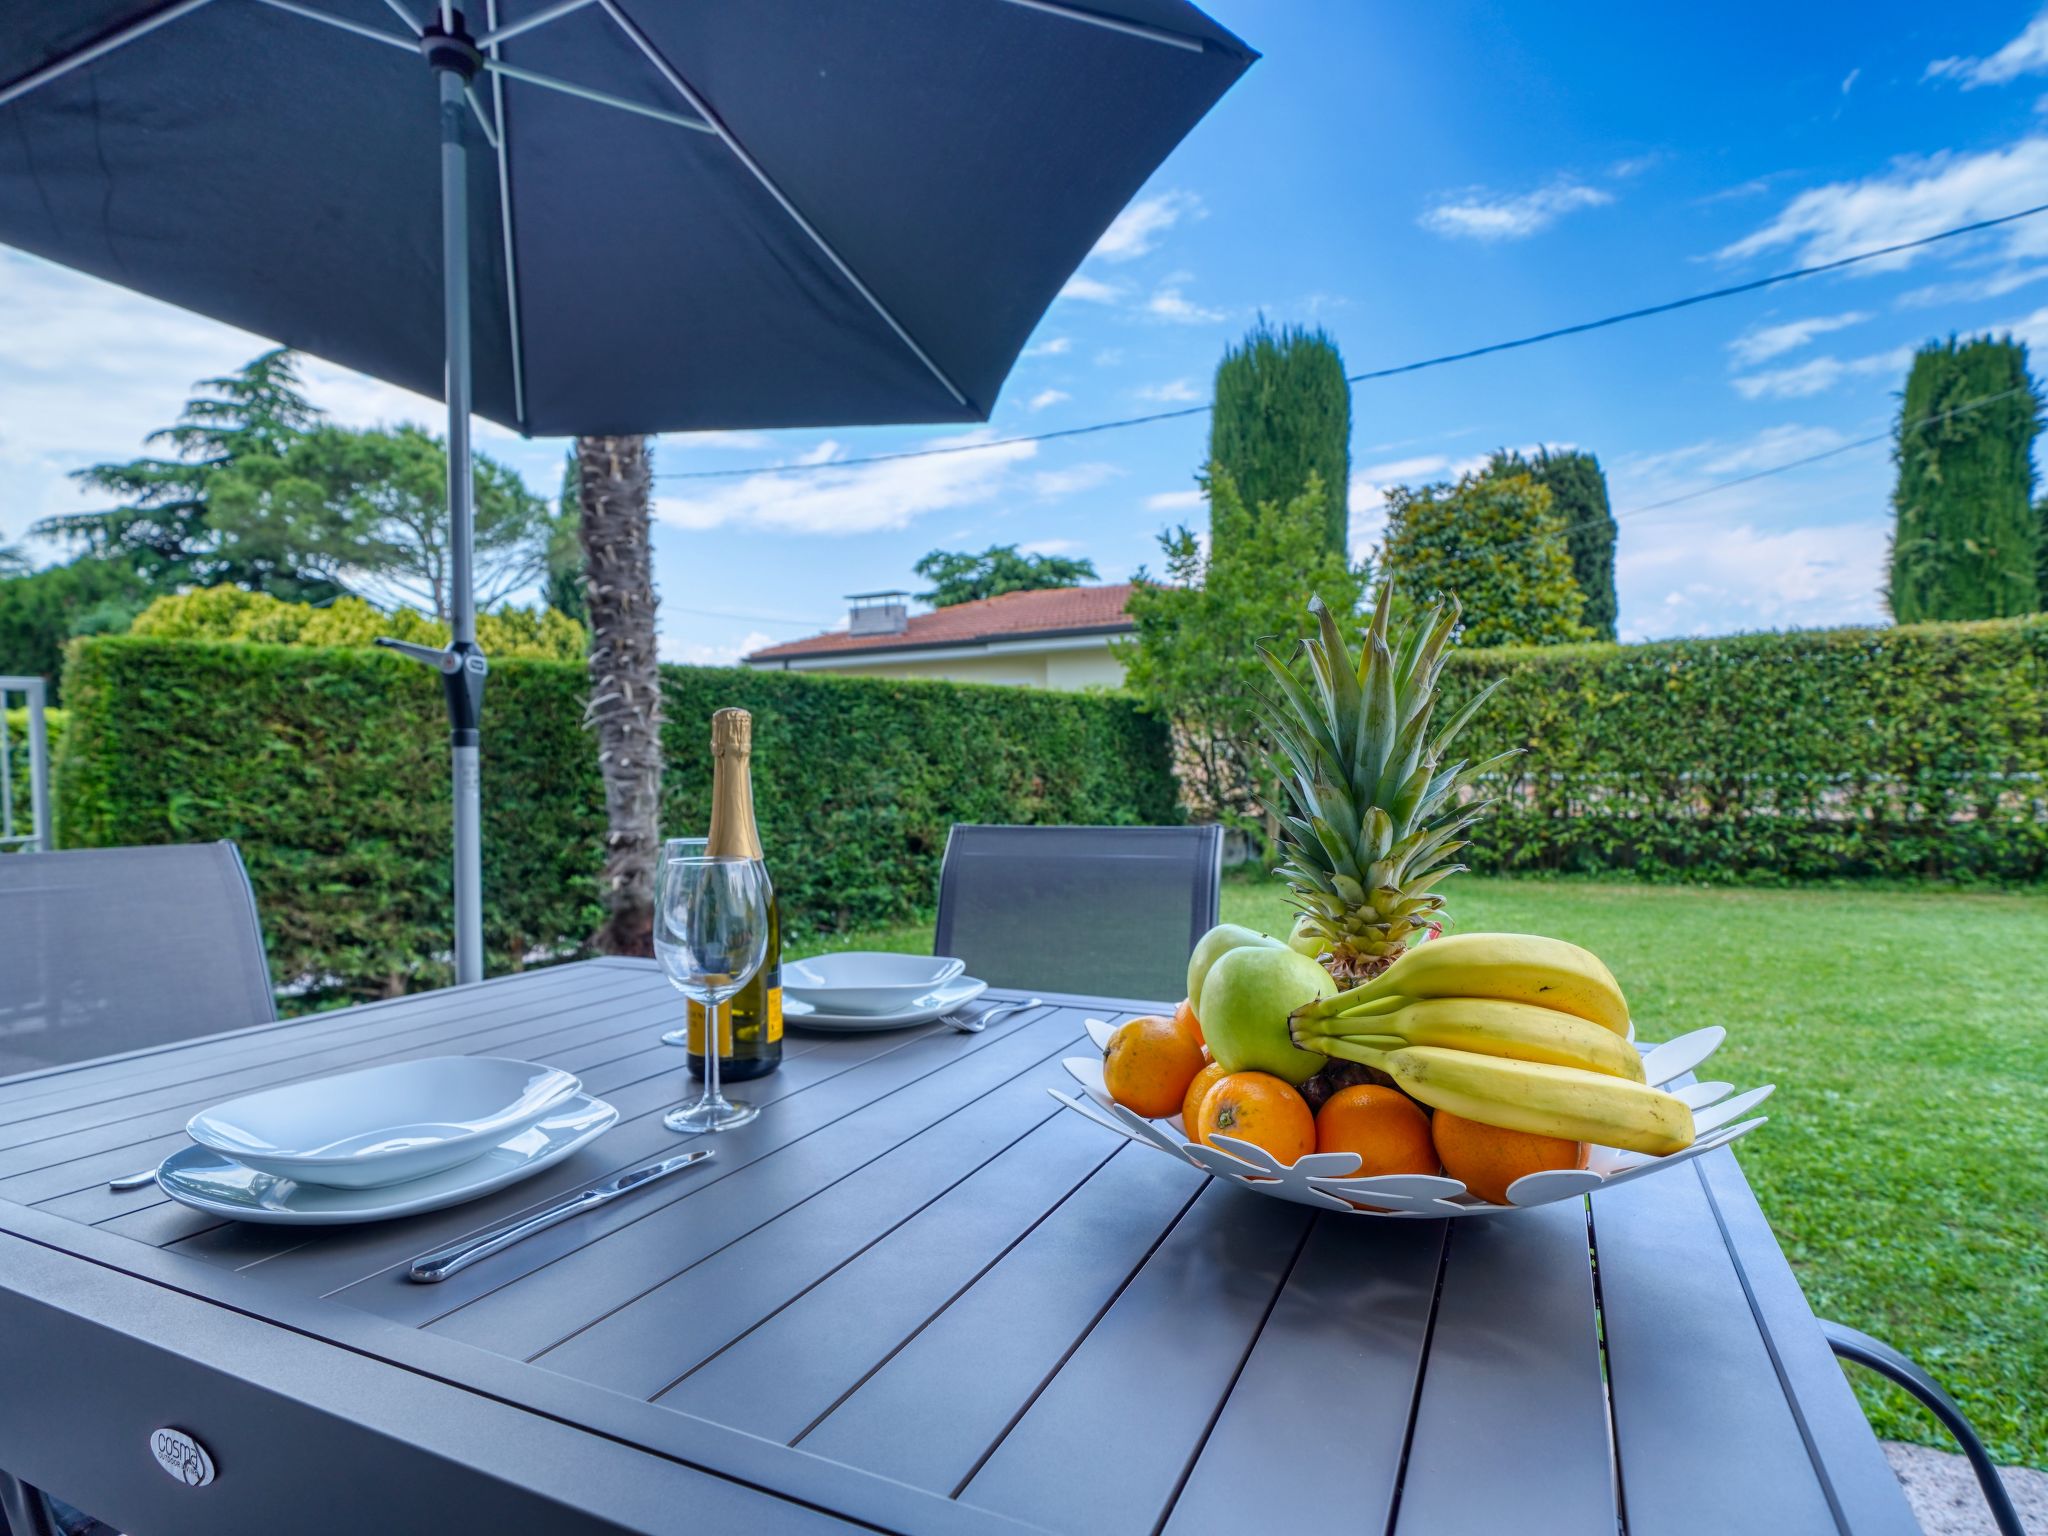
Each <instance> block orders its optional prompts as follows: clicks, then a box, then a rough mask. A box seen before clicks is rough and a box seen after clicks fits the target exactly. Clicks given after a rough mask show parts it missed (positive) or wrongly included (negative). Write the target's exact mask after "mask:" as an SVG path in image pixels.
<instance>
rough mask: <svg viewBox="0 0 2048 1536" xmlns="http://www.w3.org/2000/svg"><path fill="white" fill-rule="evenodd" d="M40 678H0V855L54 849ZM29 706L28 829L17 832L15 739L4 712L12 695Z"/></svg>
mask: <svg viewBox="0 0 2048 1536" xmlns="http://www.w3.org/2000/svg"><path fill="white" fill-rule="evenodd" d="M44 693H45V689H44V684H43V680H42V679H41V678H40V677H0V853H6V852H30V853H47V852H49V851H50V850H51V849H52V848H54V847H55V846H56V842H55V840H54V839H53V838H52V836H51V827H50V735H49V731H48V729H47V726H46V724H45V722H44V719H43V707H44ZM16 694H21V695H23V701H24V703H26V705H27V706H28V805H29V827H30V830H29V831H27V832H22V831H19V830H18V829H17V820H18V818H17V817H16V815H15V808H14V799H15V790H14V772H15V768H14V736H13V727H12V726H10V725H9V724H8V721H7V711H8V709H9V708H10V707H16V706H14V696H15V695H16Z"/></svg>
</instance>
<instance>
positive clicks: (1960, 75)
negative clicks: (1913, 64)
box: [1921, 11, 2048, 91]
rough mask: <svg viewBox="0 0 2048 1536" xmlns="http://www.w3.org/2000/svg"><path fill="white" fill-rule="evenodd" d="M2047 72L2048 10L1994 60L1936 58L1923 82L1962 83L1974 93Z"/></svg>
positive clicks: (1928, 68) (1964, 87)
mask: <svg viewBox="0 0 2048 1536" xmlns="http://www.w3.org/2000/svg"><path fill="white" fill-rule="evenodd" d="M2043 71H2048V11H2043V12H2042V13H2041V14H2040V15H2038V16H2036V17H2035V18H2034V19H2033V20H2032V21H2030V22H2028V23H2027V25H2026V28H2025V29H2024V30H2023V31H2022V32H2021V33H2020V35H2019V36H2018V37H2016V38H2014V39H2013V40H2012V41H2011V42H2009V43H2007V44H2006V45H2005V46H2004V47H2003V48H2001V49H1999V50H1998V52H1996V53H1994V54H1992V55H1991V57H1990V58H1988V59H1978V58H1948V59H1936V60H1934V61H1933V62H1932V63H1931V64H1929V65H1928V66H1927V73H1926V74H1924V75H1922V76H1921V79H1923V80H1941V79H1948V80H1960V81H1962V82H1963V89H1964V90H1966V91H1973V90H1975V89H1976V88H1977V87H1978V86H1980V85H2004V84H2006V83H2007V82H2008V81H2012V80H2017V79H2018V78H2019V77H2020V76H2021V75H2038V74H2040V73H2042V72H2043Z"/></svg>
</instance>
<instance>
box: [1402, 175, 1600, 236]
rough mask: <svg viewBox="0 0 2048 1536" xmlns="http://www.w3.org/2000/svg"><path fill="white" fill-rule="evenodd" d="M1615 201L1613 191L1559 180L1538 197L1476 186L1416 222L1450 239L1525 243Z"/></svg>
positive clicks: (1539, 191) (1540, 189)
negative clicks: (1575, 215) (1561, 221)
mask: <svg viewBox="0 0 2048 1536" xmlns="http://www.w3.org/2000/svg"><path fill="white" fill-rule="evenodd" d="M1613 201H1614V195H1613V194H1612V193H1611V192H1603V191H1601V190H1600V188H1598V187H1589V186H1587V185H1586V184H1585V183H1583V182H1578V181H1573V180H1571V179H1570V178H1569V177H1559V178H1558V179H1557V180H1555V181H1552V182H1550V183H1549V184H1548V185H1546V186H1541V187H1538V188H1536V190H1535V191H1533V192H1516V193H1505V192H1488V191H1486V190H1485V189H1484V188H1481V187H1474V188H1472V189H1470V190H1468V191H1465V192H1461V193H1457V194H1455V195H1451V196H1447V197H1444V198H1442V199H1440V200H1439V201H1438V202H1437V203H1436V204H1435V205H1434V206H1432V207H1431V208H1429V209H1428V210H1426V211H1425V212H1424V213H1423V215H1422V217H1421V219H1419V220H1418V221H1417V222H1418V223H1420V224H1421V225H1422V227H1423V228H1424V229H1426V230H1429V231H1430V232H1431V233H1432V234H1438V235H1443V236H1444V237H1446V238H1447V239H1462V240H1488V241H1491V240H1526V239H1527V238H1528V237H1529V236H1531V235H1533V234H1536V233H1538V232H1539V231H1542V230H1545V229H1548V228H1549V227H1550V226H1551V225H1552V224H1555V223H1556V222H1557V221H1558V220H1559V219H1561V218H1563V217H1564V216H1565V215H1566V214H1568V213H1575V212H1577V211H1578V210H1579V209H1581V208H1598V207H1601V206H1603V205H1604V204H1607V203H1611V202H1613Z"/></svg>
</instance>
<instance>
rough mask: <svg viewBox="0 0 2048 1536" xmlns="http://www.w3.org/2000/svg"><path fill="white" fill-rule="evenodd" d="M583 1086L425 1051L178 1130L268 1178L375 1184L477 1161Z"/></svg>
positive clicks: (484, 1059) (267, 1094)
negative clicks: (421, 1057)
mask: <svg viewBox="0 0 2048 1536" xmlns="http://www.w3.org/2000/svg"><path fill="white" fill-rule="evenodd" d="M582 1086H583V1085H582V1083H581V1082H579V1081H578V1080H577V1079H576V1078H575V1077H573V1076H571V1075H570V1074H569V1073H567V1072H563V1071H560V1070H558V1069H557V1068H554V1067H544V1066H540V1065H537V1064H536V1063H534V1062H530V1061H512V1060H509V1059H507V1058H505V1057H500V1056H430V1057H427V1058H426V1059H424V1060H421V1061H394V1062H390V1063H387V1064H386V1065H384V1066H381V1067H365V1068H363V1069H362V1070H361V1071H359V1072H343V1073H340V1074H338V1075H337V1076H334V1077H316V1078H313V1079H310V1080H309V1081H307V1082H303V1083H287V1084H286V1085H285V1086H284V1087H282V1088H266V1089H264V1090H263V1091H262V1092H261V1093H251V1094H245V1095H244V1096H243V1097H241V1098H239V1099H230V1100H228V1102H227V1103H225V1104H216V1105H215V1106H214V1107H213V1108H212V1109H209V1110H204V1111H202V1112H201V1113H199V1114H196V1115H194V1116H193V1117H192V1119H191V1120H190V1121H189V1122H188V1123H187V1124H186V1126H185V1131H186V1134H188V1135H189V1136H190V1137H191V1138H192V1139H193V1140H194V1141H196V1142H198V1143H199V1145H200V1146H202V1147H205V1148H207V1149H208V1150H209V1151H213V1152H218V1153H219V1154H221V1156H223V1157H227V1158H232V1159H233V1160H234V1161H235V1162H238V1163H241V1164H243V1165H244V1166H245V1167H249V1168H253V1169H256V1170H257V1171H258V1172H261V1173H267V1174H271V1175H273V1176H275V1177H277V1178H281V1179H291V1180H293V1181H295V1182H297V1183H300V1184H319V1185H324V1186H327V1187H329V1188H333V1189H374V1188H378V1187H379V1186H382V1185H386V1184H401V1183H405V1182H407V1181H408V1180H412V1179H420V1178H425V1177H427V1176H428V1175H430V1174H434V1173H439V1172H441V1171H442V1170H443V1169H447V1168H453V1167H455V1166H456V1165H457V1164H459V1163H465V1162H468V1161H469V1160H470V1159H471V1158H473V1157H481V1156H482V1155H483V1154H484V1153H485V1152H487V1151H489V1150H490V1149H491V1148H492V1147H494V1146H496V1145H497V1144H498V1143H500V1142H502V1141H504V1140H505V1139H506V1138H507V1137H510V1136H513V1135H515V1134H517V1133H518V1132H520V1131H523V1130H525V1129H526V1128H527V1127H528V1126H530V1125H532V1124H534V1123H535V1122H536V1121H538V1120H539V1119H541V1118H542V1117H543V1116H544V1115H546V1114H547V1113H548V1112H549V1111H550V1110H552V1109H553V1108H555V1106H557V1105H559V1104H560V1103H562V1101H563V1100H565V1099H567V1098H568V1097H569V1096H570V1095H571V1094H573V1093H575V1092H576V1091H577V1090H578V1089H579V1088H581V1087H582Z"/></svg>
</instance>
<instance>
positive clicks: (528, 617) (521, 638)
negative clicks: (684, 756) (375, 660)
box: [128, 587, 587, 662]
mask: <svg viewBox="0 0 2048 1536" xmlns="http://www.w3.org/2000/svg"><path fill="white" fill-rule="evenodd" d="M128 633H130V634H131V635H143V636H146V637H148V638H150V639H154V640H246V641H253V642H255V643H257V644H265V645H318V646H342V645H350V646H370V645H374V644H375V643H376V642H377V639H378V637H379V636H383V635H388V636H390V637H391V638H392V639H394V640H411V641H414V642H416V643H417V644H420V645H446V644H447V643H448V626H447V625H445V624H443V623H441V622H440V620H438V619H431V618H428V617H427V616H426V615H425V614H423V613H419V612H416V611H415V610H413V609H411V608H399V609H396V610H394V611H392V612H390V613H386V612H385V611H384V610H383V609H381V608H375V607H372V606H371V605H370V604H368V603H366V602H364V601H363V600H362V599H361V598H359V597H342V598H337V599H335V600H334V601H333V602H332V603H328V604H326V605H324V606H321V607H315V606H313V605H312V604H311V603H289V602H285V601H282V600H281V599H279V598H275V597H272V596H270V595H269V594H268V593H264V592H245V591H243V590H242V589H241V588H240V587H202V588H200V589H199V590H198V591H196V592H180V593H178V594H176V595H175V596H170V597H160V598H158V599H157V600H156V601H155V602H153V603H151V604H150V605H149V606H148V607H147V608H145V609H143V610H142V612H141V614H139V615H138V616H137V617H136V620H135V622H134V624H133V625H132V626H130V628H129V631H128ZM476 638H477V644H479V645H480V646H482V647H483V649H484V653H485V654H486V655H487V656H489V657H490V658H491V660H492V661H493V662H496V661H497V660H498V659H499V658H501V657H502V658H507V659H509V658H513V657H521V658H525V659H529V660H543V661H577V662H580V661H581V660H582V659H583V653H584V650H585V648H586V645H587V638H586V636H585V634H584V630H583V626H582V625H581V624H579V623H577V622H576V621H575V620H574V619H572V618H570V617H569V616H568V615H566V614H564V613H560V612H557V611H556V610H555V609H553V608H538V609H536V608H501V609H499V610H498V611H497V612H496V613H479V614H478V615H477V616H476Z"/></svg>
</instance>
